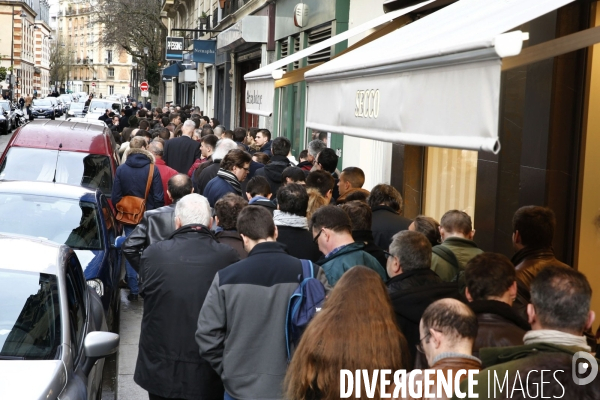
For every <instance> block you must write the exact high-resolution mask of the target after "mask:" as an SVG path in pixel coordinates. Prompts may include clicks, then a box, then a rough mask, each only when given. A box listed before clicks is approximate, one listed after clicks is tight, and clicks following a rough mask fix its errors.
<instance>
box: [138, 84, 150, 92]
mask: <svg viewBox="0 0 600 400" xmlns="http://www.w3.org/2000/svg"><path fill="white" fill-rule="evenodd" d="M149 88H150V86H149V85H148V82H146V81H144V82H142V83H140V89H141V90H142V92H147V91H148V89H149Z"/></svg>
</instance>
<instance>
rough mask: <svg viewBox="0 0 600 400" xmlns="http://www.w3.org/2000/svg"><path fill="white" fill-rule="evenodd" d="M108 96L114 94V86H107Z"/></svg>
mask: <svg viewBox="0 0 600 400" xmlns="http://www.w3.org/2000/svg"><path fill="white" fill-rule="evenodd" d="M108 94H115V87H114V86H109V87H108Z"/></svg>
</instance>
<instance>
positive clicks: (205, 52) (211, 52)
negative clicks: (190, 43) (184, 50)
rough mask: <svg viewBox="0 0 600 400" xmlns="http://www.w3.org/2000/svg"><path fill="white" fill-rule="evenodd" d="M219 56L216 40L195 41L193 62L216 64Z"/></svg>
mask: <svg viewBox="0 0 600 400" xmlns="http://www.w3.org/2000/svg"><path fill="white" fill-rule="evenodd" d="M216 54H217V42H216V41H215V40H194V53H193V55H192V61H194V62H198V63H205V64H214V63H215V58H216Z"/></svg>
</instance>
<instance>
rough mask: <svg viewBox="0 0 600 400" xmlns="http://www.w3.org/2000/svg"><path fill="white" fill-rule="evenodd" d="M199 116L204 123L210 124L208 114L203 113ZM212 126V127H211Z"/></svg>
mask: <svg viewBox="0 0 600 400" xmlns="http://www.w3.org/2000/svg"><path fill="white" fill-rule="evenodd" d="M200 118H202V119H203V120H204V124H206V125H210V118H208V116H206V115H203V116H201V117H200ZM211 128H212V127H211Z"/></svg>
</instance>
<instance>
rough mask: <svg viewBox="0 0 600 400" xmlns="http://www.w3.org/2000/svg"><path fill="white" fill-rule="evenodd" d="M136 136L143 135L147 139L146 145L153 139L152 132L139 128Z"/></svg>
mask: <svg viewBox="0 0 600 400" xmlns="http://www.w3.org/2000/svg"><path fill="white" fill-rule="evenodd" d="M135 136H139V137H143V138H144V140H145V141H146V145H147V144H148V143H150V141H151V140H152V134H151V133H150V132H148V131H144V130H141V129H139V130H138V131H137V132H136V133H135Z"/></svg>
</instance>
